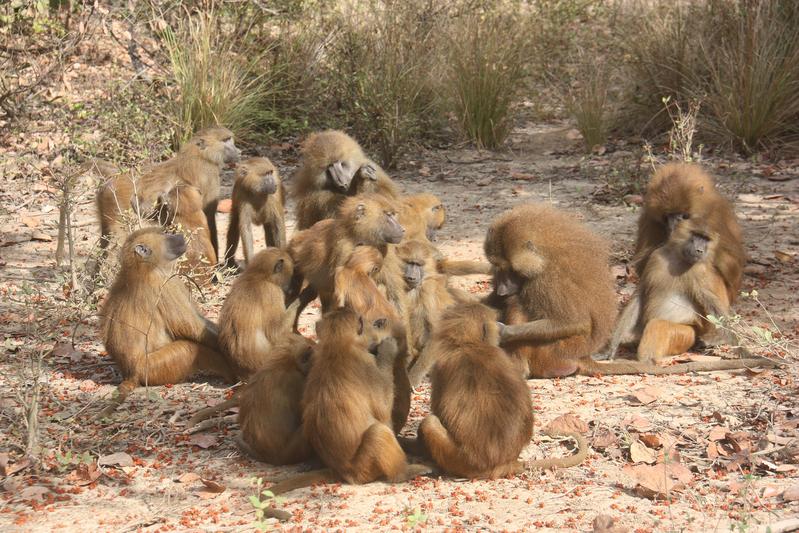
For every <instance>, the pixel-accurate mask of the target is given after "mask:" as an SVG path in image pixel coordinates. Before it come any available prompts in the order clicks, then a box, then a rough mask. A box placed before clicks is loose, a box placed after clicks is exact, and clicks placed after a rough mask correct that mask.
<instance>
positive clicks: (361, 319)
mask: <svg viewBox="0 0 799 533" xmlns="http://www.w3.org/2000/svg"><path fill="white" fill-rule="evenodd" d="M358 335H363V317H362V316H359V317H358Z"/></svg>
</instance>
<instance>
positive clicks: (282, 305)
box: [219, 248, 301, 380]
mask: <svg viewBox="0 0 799 533" xmlns="http://www.w3.org/2000/svg"><path fill="white" fill-rule="evenodd" d="M293 274H294V264H293V262H292V261H291V257H290V256H289V254H288V253H287V252H285V251H284V250H281V249H280V248H267V249H265V250H261V251H260V252H258V253H257V254H256V255H255V257H253V258H252V260H251V261H250V264H249V265H247V268H246V269H245V270H244V272H243V273H242V274H241V276H240V277H239V278H238V279H237V280H236V281H234V282H233V286H232V287H231V288H230V293H229V294H228V296H227V298H225V303H224V304H222V309H221V310H220V311H219V346H220V347H221V349H222V353H223V354H225V357H226V358H227V360H228V362H229V364H230V367H231V368H233V369H234V371H235V372H236V375H237V376H238V377H239V378H240V379H244V380H246V379H247V378H248V377H249V376H250V375H251V374H253V373H254V372H257V371H258V370H260V369H261V368H263V366H264V364H265V363H266V362H267V361H268V359H269V354H270V352H271V350H272V349H273V348H274V346H275V345H276V344H278V343H279V342H281V341H283V340H285V339H286V338H287V337H300V338H301V336H300V335H297V334H295V333H293V332H292V330H291V327H292V325H293V324H294V320H295V318H296V316H297V309H298V308H299V301H297V300H295V301H294V302H293V303H292V304H291V305H290V306H289V307H288V308H286V296H287V293H290V292H291V288H292V287H291V281H292V278H293Z"/></svg>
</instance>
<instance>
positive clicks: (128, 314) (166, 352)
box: [101, 228, 233, 412]
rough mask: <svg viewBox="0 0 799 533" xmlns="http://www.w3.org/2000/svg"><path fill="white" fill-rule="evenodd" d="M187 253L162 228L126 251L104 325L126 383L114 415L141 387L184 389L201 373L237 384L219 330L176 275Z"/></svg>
mask: <svg viewBox="0 0 799 533" xmlns="http://www.w3.org/2000/svg"><path fill="white" fill-rule="evenodd" d="M185 251H186V240H185V239H184V238H183V236H182V235H165V234H164V233H163V232H162V231H161V228H144V229H141V230H138V231H136V232H134V233H133V234H131V235H130V236H129V237H128V239H127V240H126V241H125V244H124V245H123V246H122V250H121V253H120V263H121V267H120V270H119V273H118V274H117V277H116V280H115V281H114V284H113V285H112V286H111V290H110V292H109V294H108V299H107V300H106V303H105V305H104V306H103V311H102V323H101V331H102V337H103V341H104V343H105V348H106V350H107V351H108V354H109V355H110V356H111V357H112V358H113V359H114V361H115V362H116V364H117V366H118V367H119V369H120V371H121V372H122V377H123V382H122V384H121V385H120V386H119V391H118V392H119V396H118V399H117V402H116V403H115V404H114V405H112V406H111V409H113V407H115V406H116V405H118V404H119V403H121V402H122V401H123V400H124V398H125V397H126V396H127V395H128V394H130V392H131V391H132V390H133V389H134V388H135V387H137V386H139V385H164V384H167V383H180V382H182V381H185V380H186V379H188V378H189V377H190V376H191V375H192V374H194V373H195V372H197V371H209V372H212V373H214V374H217V375H220V376H222V377H224V378H225V379H226V380H228V381H232V380H233V372H232V371H231V369H230V367H229V366H228V364H227V362H226V361H225V358H224V357H223V356H222V354H221V353H219V343H218V339H217V332H216V326H215V325H214V324H213V323H212V322H210V321H209V320H207V319H206V318H205V317H203V316H202V314H201V313H200V311H199V310H198V309H197V307H196V305H195V304H194V302H193V300H192V298H191V294H190V293H189V290H188V289H187V288H186V286H185V285H183V282H182V281H181V280H180V278H179V277H174V276H172V275H170V270H171V268H172V263H173V262H174V261H175V260H176V259H177V258H178V257H180V256H181V255H182V254H183V253H184V252H185ZM106 411H108V410H106ZM106 411H104V412H106Z"/></svg>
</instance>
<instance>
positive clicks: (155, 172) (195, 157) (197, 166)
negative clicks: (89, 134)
mask: <svg viewBox="0 0 799 533" xmlns="http://www.w3.org/2000/svg"><path fill="white" fill-rule="evenodd" d="M239 156H240V154H239V150H238V148H236V145H235V144H234V142H233V134H232V133H231V132H230V130H228V129H226V128H221V127H213V128H207V129H204V130H201V131H199V132H197V133H196V134H194V136H193V137H192V138H191V139H190V140H189V141H188V142H187V143H186V144H185V145H183V147H181V149H180V151H179V152H178V153H177V154H176V155H175V156H174V157H173V158H172V159H169V160H168V161H165V162H163V163H160V164H158V165H155V166H154V167H152V168H151V169H149V170H148V171H147V172H145V173H144V174H143V175H142V176H140V177H139V178H138V179H134V178H133V177H132V176H130V175H128V174H120V175H117V176H114V177H111V178H110V179H108V180H107V181H106V182H105V183H104V184H102V185H101V186H100V187H99V188H98V190H97V211H98V218H99V219H100V233H101V237H102V239H101V241H100V246H101V247H103V248H105V247H106V246H108V243H109V242H113V241H116V242H119V241H120V240H121V236H122V235H124V234H126V233H127V232H126V231H125V228H124V224H123V215H122V214H123V212H125V211H127V210H128V209H130V208H133V209H134V211H136V212H138V213H140V214H141V215H142V216H145V217H146V216H148V215H149V213H150V210H151V208H152V207H153V206H154V205H155V203H156V202H157V201H158V199H159V198H160V197H162V195H164V194H166V193H167V192H168V191H169V190H171V189H172V188H173V187H174V186H175V185H176V184H178V183H180V182H183V183H186V184H188V185H192V186H194V187H196V188H197V190H198V191H200V194H201V196H202V206H203V207H202V209H203V213H204V214H205V216H206V219H207V220H206V222H207V224H208V228H209V233H210V236H211V244H212V245H213V247H214V254H215V255H216V256H217V257H219V245H218V241H217V232H216V205H217V203H218V202H219V172H220V171H221V169H222V166H223V165H225V164H226V163H232V162H236V161H238V160H239Z"/></svg>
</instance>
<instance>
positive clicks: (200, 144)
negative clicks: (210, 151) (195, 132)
mask: <svg viewBox="0 0 799 533" xmlns="http://www.w3.org/2000/svg"><path fill="white" fill-rule="evenodd" d="M195 144H197V148H199V149H200V150H205V148H206V146H208V145H207V144H206V143H205V139H197V142H196V143H195Z"/></svg>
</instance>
